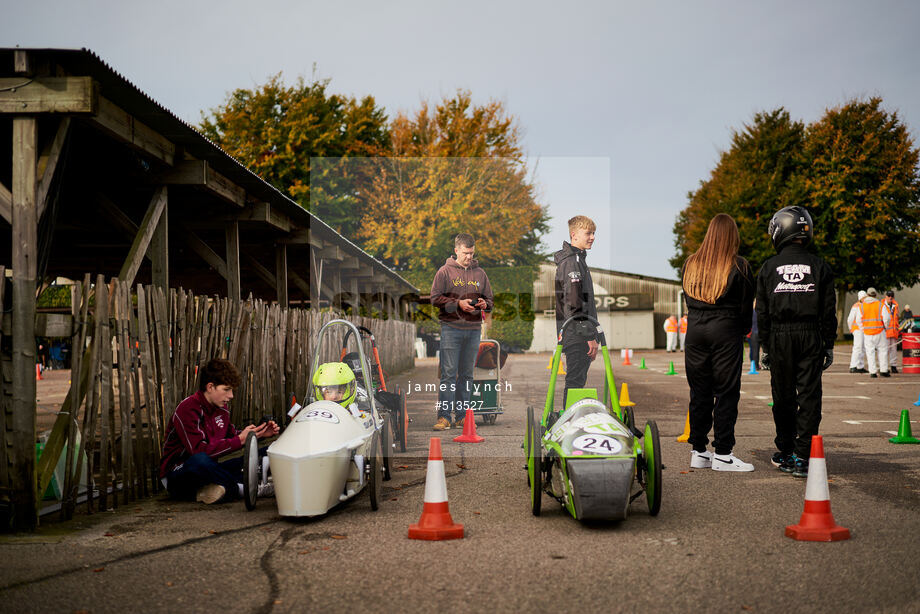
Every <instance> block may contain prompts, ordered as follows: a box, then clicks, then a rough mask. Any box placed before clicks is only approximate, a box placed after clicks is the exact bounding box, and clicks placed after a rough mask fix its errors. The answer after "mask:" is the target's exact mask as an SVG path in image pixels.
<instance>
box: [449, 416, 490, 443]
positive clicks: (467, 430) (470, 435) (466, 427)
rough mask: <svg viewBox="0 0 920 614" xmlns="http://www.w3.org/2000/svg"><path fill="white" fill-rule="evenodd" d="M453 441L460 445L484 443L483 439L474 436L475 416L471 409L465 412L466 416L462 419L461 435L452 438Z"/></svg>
mask: <svg viewBox="0 0 920 614" xmlns="http://www.w3.org/2000/svg"><path fill="white" fill-rule="evenodd" d="M454 441H459V442H460V443H480V442H483V441H485V438H483V437H480V436H479V435H477V434H476V416H474V415H473V410H472V409H467V410H466V415H465V416H464V417H463V434H462V435H460V436H459V437H454Z"/></svg>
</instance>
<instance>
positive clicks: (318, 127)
mask: <svg viewBox="0 0 920 614" xmlns="http://www.w3.org/2000/svg"><path fill="white" fill-rule="evenodd" d="M328 88H329V80H328V79H323V80H316V79H314V80H312V81H309V82H308V81H306V80H304V79H303V78H299V79H298V80H297V82H296V83H295V84H294V85H291V86H287V85H285V84H284V83H283V81H282V79H281V74H280V73H279V74H277V75H275V76H273V77H271V78H270V79H269V80H268V82H267V83H266V84H264V85H262V86H260V87H257V88H254V89H251V90H250V89H237V90H235V91H233V92H232V93H231V94H229V95H228V96H227V100H226V101H225V102H224V104H222V105H221V106H219V107H217V108H215V109H212V110H211V111H210V112H209V113H208V114H204V113H202V122H201V125H200V127H199V129H200V130H201V132H202V133H203V134H204V135H205V136H206V137H208V138H209V139H211V140H212V141H214V143H216V144H217V145H218V146H220V147H221V148H222V149H223V150H224V151H226V152H227V153H229V154H230V155H231V156H233V157H235V158H236V159H238V160H239V161H240V162H242V163H243V164H244V165H245V166H246V167H248V168H249V169H250V170H251V171H253V172H254V173H256V174H257V175H259V176H260V177H262V179H264V180H266V181H268V182H269V183H271V184H272V185H274V186H275V187H276V188H278V189H279V190H280V191H281V192H283V193H285V194H287V195H288V196H289V197H290V198H291V199H292V200H295V201H297V202H298V203H300V204H301V205H302V206H303V207H305V208H308V209H310V211H311V212H313V213H315V214H316V215H317V216H318V217H320V218H321V219H323V220H324V221H325V222H327V223H328V224H330V225H331V226H333V227H334V228H335V229H336V230H338V231H339V232H342V233H343V234H345V235H346V236H350V237H351V236H354V234H355V232H356V230H357V227H358V225H359V219H360V212H358V211H356V209H355V205H354V200H353V199H354V190H355V187H354V185H355V183H357V182H360V179H358V178H355V177H354V176H352V174H351V169H352V167H350V166H349V164H348V161H349V160H350V159H352V158H355V157H366V156H378V155H381V154H383V153H385V152H386V151H387V150H388V148H389V129H388V125H387V117H386V114H385V113H384V111H383V109H382V108H381V107H378V106H377V104H376V103H375V101H374V98H373V97H371V96H365V97H364V98H362V99H360V100H358V99H356V98H353V97H348V96H342V95H340V94H333V93H330V92H329V91H328ZM311 158H323V159H324V160H335V161H336V164H335V165H331V164H329V163H324V164H323V165H322V168H321V169H319V174H320V175H321V176H320V177H312V179H313V183H314V184H316V185H318V186H319V189H318V190H316V191H314V193H312V194H311V190H310V186H311V163H310V162H311Z"/></svg>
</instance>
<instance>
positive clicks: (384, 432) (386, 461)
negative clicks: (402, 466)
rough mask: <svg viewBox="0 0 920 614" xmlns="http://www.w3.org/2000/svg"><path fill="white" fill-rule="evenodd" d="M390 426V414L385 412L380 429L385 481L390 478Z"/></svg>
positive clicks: (391, 451) (391, 447)
mask: <svg viewBox="0 0 920 614" xmlns="http://www.w3.org/2000/svg"><path fill="white" fill-rule="evenodd" d="M392 430H393V429H392V427H391V426H390V414H389V412H387V413H386V414H385V415H384V417H383V428H382V429H381V432H380V435H381V439H382V441H381V447H382V448H383V481H384V482H386V481H387V480H389V479H390V457H391V456H392V455H393V444H392V443H391V442H392V441H393V437H392V436H391V435H390V433H391V432H392Z"/></svg>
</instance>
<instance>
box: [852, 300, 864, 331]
mask: <svg viewBox="0 0 920 614" xmlns="http://www.w3.org/2000/svg"><path fill="white" fill-rule="evenodd" d="M860 305H862V302H860V301H856V302H855V303H853V306H852V307H851V308H850V311H852V310H854V309H859V306H860ZM860 311H862V310H861V309H860ZM858 330H859V322H856V321H854V322H853V326H851V327H850V332H851V333H855V332H856V331H858Z"/></svg>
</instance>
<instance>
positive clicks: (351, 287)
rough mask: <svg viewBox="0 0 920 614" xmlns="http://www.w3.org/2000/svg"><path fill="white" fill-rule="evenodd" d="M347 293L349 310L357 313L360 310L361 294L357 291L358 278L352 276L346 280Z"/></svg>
mask: <svg viewBox="0 0 920 614" xmlns="http://www.w3.org/2000/svg"><path fill="white" fill-rule="evenodd" d="M348 294H349V301H350V303H349V304H350V305H351V311H352V313H354V314H355V315H358V313H360V311H361V295H360V294H359V293H358V278H357V277H352V278H351V279H349V280H348Z"/></svg>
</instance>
